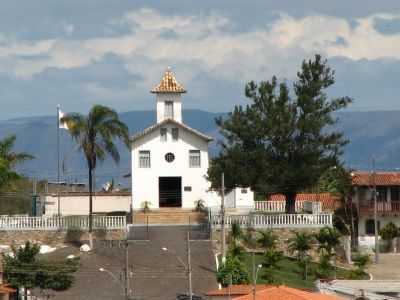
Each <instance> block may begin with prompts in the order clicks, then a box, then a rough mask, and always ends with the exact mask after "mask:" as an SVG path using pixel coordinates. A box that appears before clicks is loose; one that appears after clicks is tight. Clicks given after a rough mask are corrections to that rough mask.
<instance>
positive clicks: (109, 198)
mask: <svg viewBox="0 0 400 300" xmlns="http://www.w3.org/2000/svg"><path fill="white" fill-rule="evenodd" d="M41 200H42V201H43V202H44V203H45V209H44V214H45V215H46V216H53V215H57V214H58V197H57V195H56V194H51V195H44V196H42V197H41ZM131 202H132V196H131V195H130V193H121V194H106V195H104V194H103V195H94V196H93V212H95V213H102V212H112V211H126V212H129V211H130V208H131ZM60 208H61V214H62V215H64V216H66V215H87V214H88V212H89V195H88V194H87V193H77V194H76V195H74V194H73V193H70V194H67V195H61V196H60Z"/></svg>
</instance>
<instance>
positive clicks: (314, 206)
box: [254, 201, 322, 213]
mask: <svg viewBox="0 0 400 300" xmlns="http://www.w3.org/2000/svg"><path fill="white" fill-rule="evenodd" d="M285 205H286V202H285V201H254V206H255V209H256V210H260V211H265V212H285ZM295 208H296V212H302V211H305V210H310V211H312V212H313V213H321V211H322V206H321V202H311V201H296V202H295Z"/></svg>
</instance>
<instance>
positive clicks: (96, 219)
mask: <svg viewBox="0 0 400 300" xmlns="http://www.w3.org/2000/svg"><path fill="white" fill-rule="evenodd" d="M72 228H74V229H75V228H78V229H88V228H89V217H88V216H65V217H13V216H12V217H0V231H2V230H66V229H72ZM93 228H94V229H103V228H105V229H124V228H126V217H125V216H93Z"/></svg>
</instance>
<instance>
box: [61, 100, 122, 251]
mask: <svg viewBox="0 0 400 300" xmlns="http://www.w3.org/2000/svg"><path fill="white" fill-rule="evenodd" d="M61 122H63V123H66V124H67V126H68V131H69V133H70V134H71V136H72V138H73V139H75V140H76V142H77V143H78V144H79V147H80V150H82V151H83V153H84V155H85V158H86V162H87V166H88V171H89V237H90V243H91V245H90V246H91V247H92V246H93V241H92V231H93V199H92V195H93V170H94V169H95V168H96V166H97V161H103V160H104V159H105V158H106V155H110V156H111V158H112V159H113V160H114V161H115V162H116V163H118V162H119V160H120V155H119V152H118V149H117V146H116V144H115V140H116V139H120V140H122V141H123V142H124V143H125V145H126V146H127V147H129V133H128V127H127V126H126V125H125V124H124V123H123V122H122V121H121V120H120V119H119V117H118V114H117V113H116V112H115V111H114V110H113V109H111V108H108V107H106V106H102V105H95V106H93V107H92V109H91V110H90V112H89V114H88V115H87V116H83V115H81V114H79V113H70V114H67V115H66V116H64V117H63V118H62V119H61Z"/></svg>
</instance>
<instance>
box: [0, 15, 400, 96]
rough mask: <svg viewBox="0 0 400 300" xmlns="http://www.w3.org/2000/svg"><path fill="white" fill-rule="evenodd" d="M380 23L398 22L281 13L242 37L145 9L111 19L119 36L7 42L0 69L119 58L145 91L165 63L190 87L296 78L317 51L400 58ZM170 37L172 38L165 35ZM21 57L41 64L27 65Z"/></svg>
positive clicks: (398, 41) (218, 24) (218, 22)
mask: <svg viewBox="0 0 400 300" xmlns="http://www.w3.org/2000/svg"><path fill="white" fill-rule="evenodd" d="M377 18H381V19H382V18H384V19H389V20H391V19H395V18H400V16H399V15H390V14H384V15H383V14H376V15H371V16H368V17H365V18H361V19H357V20H356V21H357V22H356V24H355V25H353V26H351V24H349V22H348V20H346V19H343V18H339V17H330V16H324V15H312V16H307V17H304V18H294V17H291V16H289V15H284V14H282V15H280V17H279V18H278V19H275V20H274V21H272V22H273V23H271V24H265V26H264V27H259V28H257V29H254V30H252V31H241V32H237V31H234V30H233V26H232V25H233V24H232V23H231V21H230V20H229V19H228V18H226V17H224V16H220V15H217V14H212V13H211V14H208V15H172V16H169V15H163V14H160V13H159V12H158V11H155V10H151V9H140V10H137V11H131V12H128V13H127V14H126V15H125V16H123V17H122V18H120V19H119V20H111V21H108V23H107V24H109V26H113V24H117V23H118V24H119V25H121V24H123V25H124V26H128V27H129V28H130V29H131V30H129V31H127V32H128V33H124V34H121V35H120V36H117V37H112V38H91V39H87V40H73V39H72V36H70V37H69V38H68V39H62V38H60V39H55V40H39V41H35V42H27V41H23V40H22V41H10V42H4V38H3V39H2V40H3V43H2V46H0V70H2V71H3V72H12V73H13V74H14V75H15V76H17V77H21V78H30V77H31V76H33V75H35V74H38V73H40V72H42V71H43V70H44V69H46V68H49V67H56V68H65V69H71V68H76V67H82V66H86V65H89V64H91V63H93V62H95V61H98V60H100V59H102V58H103V57H104V56H105V55H106V54H108V53H113V54H115V55H117V56H119V57H121V58H122V59H123V60H124V61H125V64H126V68H127V69H128V70H131V71H132V72H135V73H138V71H139V72H140V73H141V75H142V76H143V78H144V81H143V85H147V84H150V83H151V84H154V83H155V82H154V78H158V77H159V73H160V71H161V70H163V69H164V68H165V67H166V66H167V65H172V66H175V65H190V66H192V68H191V69H186V70H185V71H184V72H182V74H180V75H179V78H181V80H183V81H186V82H188V81H190V80H191V79H192V78H193V77H194V76H195V75H196V72H199V71H203V72H212V73H213V74H214V76H216V77H222V78H225V79H227V80H234V81H237V80H239V81H244V80H249V79H254V78H259V77H260V76H262V77H264V78H267V77H269V76H270V75H272V74H278V75H280V76H282V77H290V76H292V75H293V73H294V71H295V70H296V69H297V68H298V65H299V62H300V60H301V59H303V58H305V57H308V56H311V55H313V54H314V53H316V52H319V53H322V54H323V55H326V56H328V57H332V56H342V57H346V58H349V59H352V60H358V59H379V58H387V57H390V58H397V59H400V34H392V35H386V34H382V33H381V32H379V31H377V30H376V29H375V27H374V22H375V20H376V19H377ZM75 30H76V29H75V28H74V26H73V25H70V24H68V25H65V32H66V33H67V34H69V35H71V34H72V33H73V32H74V31H75ZM166 33H167V34H170V35H172V37H166V36H164V35H165V34H166ZM19 56H40V58H38V59H35V60H26V59H24V58H21V57H19ZM148 87H149V86H147V88H148Z"/></svg>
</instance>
